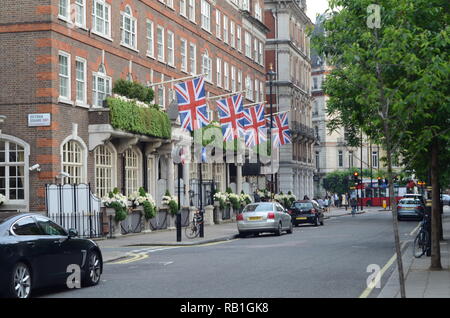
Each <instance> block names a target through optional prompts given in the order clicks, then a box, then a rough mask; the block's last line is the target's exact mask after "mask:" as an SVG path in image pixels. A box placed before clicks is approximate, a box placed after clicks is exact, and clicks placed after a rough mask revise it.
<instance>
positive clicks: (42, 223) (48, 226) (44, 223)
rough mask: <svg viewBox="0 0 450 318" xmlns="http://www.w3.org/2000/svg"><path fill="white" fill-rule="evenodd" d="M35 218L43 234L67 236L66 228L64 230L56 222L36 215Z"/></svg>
mask: <svg viewBox="0 0 450 318" xmlns="http://www.w3.org/2000/svg"><path fill="white" fill-rule="evenodd" d="M35 218H36V221H37V223H38V225H39V227H40V228H41V229H42V231H43V235H56V236H67V232H66V230H64V229H63V228H62V227H60V226H59V225H58V224H56V223H54V222H52V221H50V220H49V219H47V218H44V217H42V216H36V217H35Z"/></svg>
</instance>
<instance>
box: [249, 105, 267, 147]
mask: <svg viewBox="0 0 450 318" xmlns="http://www.w3.org/2000/svg"><path fill="white" fill-rule="evenodd" d="M245 114H246V115H247V123H246V124H247V125H246V126H245V127H244V128H245V145H246V146H247V147H254V146H256V145H259V144H261V143H263V142H265V141H266V140H267V135H266V130H267V129H266V120H265V118H264V104H259V105H256V106H253V107H250V108H247V109H245Z"/></svg>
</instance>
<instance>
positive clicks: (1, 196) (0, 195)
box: [0, 194, 7, 205]
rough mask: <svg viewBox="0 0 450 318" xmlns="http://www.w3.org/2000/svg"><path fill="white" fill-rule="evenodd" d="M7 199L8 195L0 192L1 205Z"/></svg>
mask: <svg viewBox="0 0 450 318" xmlns="http://www.w3.org/2000/svg"><path fill="white" fill-rule="evenodd" d="M6 201H7V199H6V197H5V196H4V195H3V194H0V205H2V204H3V203H5V202H6Z"/></svg>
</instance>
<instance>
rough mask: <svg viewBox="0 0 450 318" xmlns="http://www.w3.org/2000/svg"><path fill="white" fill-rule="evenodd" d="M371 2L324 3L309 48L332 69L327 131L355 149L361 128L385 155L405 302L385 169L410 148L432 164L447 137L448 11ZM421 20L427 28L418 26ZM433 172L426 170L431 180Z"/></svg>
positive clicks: (388, 0)
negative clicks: (326, 8) (320, 29)
mask: <svg viewBox="0 0 450 318" xmlns="http://www.w3.org/2000/svg"><path fill="white" fill-rule="evenodd" d="M377 2H378V4H379V5H373V4H372V3H373V1H372V0H330V1H329V4H330V8H331V11H330V12H328V17H327V19H326V21H325V22H324V28H325V33H324V34H323V35H319V36H317V37H315V38H313V45H314V47H315V48H316V49H317V51H318V52H319V54H320V55H323V56H326V58H327V60H328V61H329V64H331V65H333V66H334V67H335V68H334V70H333V71H332V72H331V74H330V75H328V77H327V79H326V81H325V84H324V87H325V93H326V94H327V95H329V96H330V99H329V101H328V104H327V112H328V115H329V116H330V117H331V118H332V120H331V122H330V124H329V125H328V127H329V128H330V129H331V130H334V129H336V128H337V127H344V128H345V129H346V130H347V131H348V132H349V137H350V138H351V139H352V140H355V143H357V140H358V132H359V129H361V130H362V132H364V134H365V135H366V136H368V138H369V139H370V140H371V141H372V142H373V143H376V144H380V145H381V146H382V147H383V148H384V149H385V150H386V164H387V177H388V180H389V192H390V196H391V197H390V201H391V206H392V207H393V211H392V220H393V229H394V239H395V246H396V254H397V265H398V271H399V279H400V286H401V295H402V297H405V288H404V276H403V264H402V259H401V250H400V241H399V236H398V222H397V210H396V205H395V204H396V202H395V199H394V188H393V182H392V181H393V177H394V175H393V170H392V162H393V157H394V156H397V155H398V154H399V153H400V152H402V153H404V154H406V157H409V155H410V154H412V153H413V151H414V149H417V148H420V149H431V151H430V153H431V154H432V158H434V160H435V159H436V157H437V156H438V152H436V149H438V146H436V143H435V141H436V139H435V138H436V136H440V137H439V138H443V139H446V137H442V136H447V135H448V118H449V117H450V116H449V111H450V110H449V107H448V105H449V103H448V97H447V96H449V95H448V86H449V85H448V73H449V64H448V62H447V61H448V53H447V52H448V25H446V21H448V13H447V12H448V11H445V10H444V6H445V5H446V2H445V1H444V0H427V1H425V0H416V1H410V0H381V1H377ZM429 21H433V22H431V23H430V25H431V26H428V25H427V24H426V23H428V22H429ZM444 21H445V22H444ZM442 27H443V28H444V29H443V30H442V29H441V28H442ZM427 63H428V64H427ZM430 64H432V65H431V69H427V67H428V68H430ZM430 80H432V81H433V82H432V83H430ZM435 90H437V93H436V91H435ZM430 112H431V113H430ZM436 117H440V118H436ZM442 117H443V118H442ZM445 121H446V122H447V126H444V125H443V122H445ZM444 127H445V128H444ZM445 129H447V132H446V131H445ZM446 134H447V135H446ZM432 162H434V163H435V161H433V160H432ZM432 166H433V167H435V168H436V164H434V165H432ZM437 173H438V172H437V171H436V169H432V175H434V178H432V179H433V180H435V179H436V174H437ZM434 192H436V191H434ZM433 203H434V204H433V215H435V208H436V205H435V203H436V202H435V201H434V200H433ZM435 223H436V222H435V220H434V218H433V226H435V225H436V224H435ZM433 240H434V243H433V251H434V252H432V253H434V258H433V257H432V265H431V267H432V268H439V267H440V263H439V262H437V261H436V258H439V259H440V254H439V247H438V246H437V247H436V242H435V237H434V235H433ZM437 245H439V244H437Z"/></svg>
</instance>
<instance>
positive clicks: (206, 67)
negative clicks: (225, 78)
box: [202, 51, 212, 83]
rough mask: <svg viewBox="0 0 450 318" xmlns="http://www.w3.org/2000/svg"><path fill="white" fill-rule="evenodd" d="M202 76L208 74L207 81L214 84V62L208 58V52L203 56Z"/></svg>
mask: <svg viewBox="0 0 450 318" xmlns="http://www.w3.org/2000/svg"><path fill="white" fill-rule="evenodd" d="M202 74H207V75H206V77H205V79H206V80H207V81H208V82H210V83H211V82H212V62H211V58H210V57H209V56H208V51H206V52H205V54H203V55H202Z"/></svg>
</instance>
